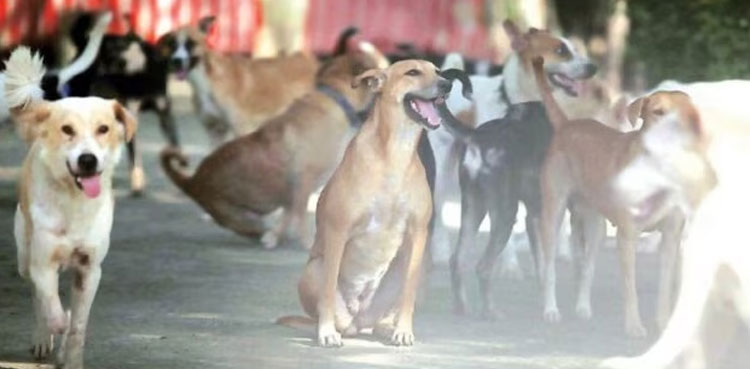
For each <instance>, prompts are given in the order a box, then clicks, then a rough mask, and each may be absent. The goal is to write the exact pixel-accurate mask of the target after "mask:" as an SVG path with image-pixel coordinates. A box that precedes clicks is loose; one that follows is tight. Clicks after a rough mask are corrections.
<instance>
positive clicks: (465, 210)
mask: <svg viewBox="0 0 750 369" xmlns="http://www.w3.org/2000/svg"><path fill="white" fill-rule="evenodd" d="M466 187H469V186H466ZM461 192H462V194H461V229H460V230H459V232H458V242H457V243H456V250H454V251H453V255H452V256H451V259H450V268H451V284H452V286H453V311H454V312H455V313H456V314H460V315H463V314H466V305H467V303H466V286H465V285H464V280H463V278H464V276H465V273H466V271H467V269H468V261H467V260H466V258H467V255H466V254H467V252H468V248H469V247H473V246H474V245H475V244H476V236H477V230H478V229H479V225H480V224H481V222H482V218H484V215H485V214H486V213H487V208H486V205H485V203H484V199H482V198H481V193H480V192H479V189H478V188H476V186H471V188H470V190H469V191H463V190H462V191H461Z"/></svg>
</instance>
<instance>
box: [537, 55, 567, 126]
mask: <svg viewBox="0 0 750 369" xmlns="http://www.w3.org/2000/svg"><path fill="white" fill-rule="evenodd" d="M531 63H532V64H533V66H534V75H535V76H536V84H537V87H538V88H539V92H540V93H541V94H542V102H543V103H544V107H545V108H546V109H547V115H548V116H549V120H550V122H551V123H552V127H553V128H554V129H555V130H557V129H560V127H562V126H563V125H564V124H565V122H567V121H568V117H566V116H565V112H563V111H562V109H561V108H560V105H558V104H557V101H555V98H554V97H553V96H552V89H551V88H550V86H549V82H547V77H546V76H545V75H544V58H542V57H537V58H534V60H533V61H532V62H531Z"/></svg>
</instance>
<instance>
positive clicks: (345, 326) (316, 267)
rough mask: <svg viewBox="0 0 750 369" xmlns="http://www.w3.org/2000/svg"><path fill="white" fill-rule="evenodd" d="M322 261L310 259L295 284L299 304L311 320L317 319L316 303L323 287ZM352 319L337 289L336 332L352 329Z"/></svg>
mask: <svg viewBox="0 0 750 369" xmlns="http://www.w3.org/2000/svg"><path fill="white" fill-rule="evenodd" d="M323 272H324V269H323V260H322V259H321V258H314V259H311V260H310V261H309V262H308V263H307V265H306V266H305V270H304V272H303V273H302V277H301V278H300V280H299V283H298V284H297V292H298V293H299V299H300V303H301V304H302V309H303V310H305V313H307V315H309V316H310V317H312V318H316V319H317V318H318V302H319V300H320V294H321V291H322V287H323V276H324V273H323ZM353 321H354V317H352V315H351V314H350V313H349V310H348V309H347V307H346V303H345V302H344V297H343V296H342V295H341V292H340V291H339V290H338V289H337V290H336V296H335V326H336V330H337V331H338V332H346V331H347V330H349V329H350V327H352V326H353V325H352V322H353ZM354 333H356V332H354Z"/></svg>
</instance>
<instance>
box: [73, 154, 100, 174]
mask: <svg viewBox="0 0 750 369" xmlns="http://www.w3.org/2000/svg"><path fill="white" fill-rule="evenodd" d="M98 165H99V161H98V160H97V159H96V156H95V155H94V154H88V153H87V154H81V156H79V157H78V170H79V171H80V172H81V173H80V174H82V175H86V174H95V173H96V168H97V166H98Z"/></svg>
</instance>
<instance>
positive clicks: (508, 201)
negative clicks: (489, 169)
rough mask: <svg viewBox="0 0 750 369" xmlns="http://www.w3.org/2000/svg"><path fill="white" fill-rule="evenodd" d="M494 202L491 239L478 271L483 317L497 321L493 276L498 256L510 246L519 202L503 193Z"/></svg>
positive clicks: (497, 313) (491, 217)
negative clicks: (493, 294)
mask: <svg viewBox="0 0 750 369" xmlns="http://www.w3.org/2000/svg"><path fill="white" fill-rule="evenodd" d="M504 192H505V191H504ZM494 200H495V201H493V202H495V203H497V204H498V206H497V207H495V208H493V209H490V212H489V213H490V221H491V225H492V228H491V230H490V239H489V241H488V243H487V248H486V249H485V250H484V255H482V258H481V259H480V260H479V263H477V269H476V272H477V277H478V279H479V293H480V296H481V298H482V313H481V316H482V318H484V319H497V318H498V317H499V316H500V313H499V312H498V311H497V310H496V308H495V304H494V299H493V297H492V284H491V281H492V274H493V271H494V269H495V262H496V261H497V258H498V256H499V255H500V253H502V252H503V249H505V246H506V245H507V244H508V239H509V238H510V234H511V232H512V231H513V224H514V223H515V221H516V213H517V211H518V200H517V199H515V198H513V197H511V196H510V194H509V193H502V194H500V196H499V198H498V199H494Z"/></svg>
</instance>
